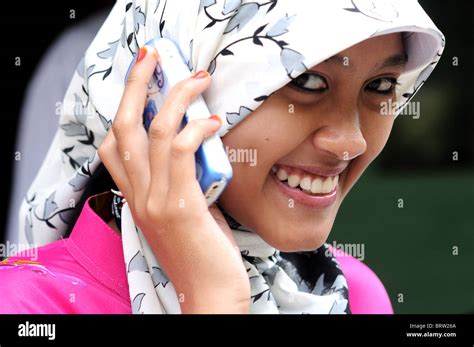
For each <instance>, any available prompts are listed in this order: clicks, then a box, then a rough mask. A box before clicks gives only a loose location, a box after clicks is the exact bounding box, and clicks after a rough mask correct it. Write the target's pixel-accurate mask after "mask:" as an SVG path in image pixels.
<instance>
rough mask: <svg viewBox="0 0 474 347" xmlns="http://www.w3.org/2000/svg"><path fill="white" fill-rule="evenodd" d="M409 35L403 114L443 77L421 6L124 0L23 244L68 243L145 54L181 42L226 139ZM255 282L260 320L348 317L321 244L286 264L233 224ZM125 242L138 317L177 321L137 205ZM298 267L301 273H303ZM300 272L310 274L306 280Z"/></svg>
mask: <svg viewBox="0 0 474 347" xmlns="http://www.w3.org/2000/svg"><path fill="white" fill-rule="evenodd" d="M393 32H404V33H405V34H404V40H405V42H404V43H405V47H406V50H407V53H408V64H407V66H406V73H405V74H404V75H402V77H401V82H402V84H401V86H400V87H399V89H398V90H397V95H399V98H398V102H399V107H398V111H400V110H401V109H402V107H403V106H404V105H405V104H406V103H407V102H408V101H409V100H410V99H411V98H412V97H413V95H414V94H415V93H416V92H417V91H418V89H419V88H420V87H421V86H422V84H423V83H424V82H425V80H426V79H427V77H428V76H429V75H430V73H431V72H432V70H433V69H434V67H435V66H436V64H437V62H438V60H439V58H440V56H441V53H442V51H443V48H444V42H445V41H444V37H443V34H442V33H441V32H440V31H439V30H438V29H437V28H436V26H435V25H434V24H433V22H432V21H431V19H430V18H429V17H428V15H427V14H426V13H425V12H424V10H423V9H422V8H421V6H420V5H419V4H418V2H417V1H416V0H311V1H309V0H260V1H257V0H255V1H251V0H186V1H178V0H173V1H171V0H118V1H117V3H116V4H115V6H114V8H113V9H112V11H111V13H110V15H109V16H108V18H107V20H106V21H105V23H104V24H103V26H102V27H101V29H100V31H99V32H98V34H97V36H96V37H95V39H94V40H93V42H92V43H91V45H90V47H89V48H88V49H87V51H86V53H85V55H84V58H83V59H82V60H81V63H80V64H79V67H78V68H77V71H75V73H74V75H73V77H72V81H71V84H70V85H69V88H68V90H67V92H66V94H65V97H64V102H63V105H62V108H61V117H60V122H59V128H58V130H57V132H56V135H55V137H54V139H53V141H52V144H51V147H50V149H49V151H48V154H47V156H46V158H45V160H44V163H43V165H42V167H41V169H40V171H39V173H38V175H37V176H36V179H35V180H34V182H33V184H32V185H31V187H30V188H29V191H28V193H27V195H26V197H25V199H24V201H23V204H22V206H21V210H20V214H19V217H20V230H19V233H20V241H21V242H28V243H30V244H35V245H44V244H47V243H50V242H53V241H55V240H58V239H60V238H61V237H62V236H63V235H64V233H65V231H66V229H67V227H68V224H69V223H70V220H71V216H72V212H73V211H74V209H75V205H76V202H77V201H79V199H80V197H81V194H82V193H83V191H84V188H85V186H86V185H87V183H88V180H89V179H90V177H91V175H92V174H93V173H94V171H95V170H96V169H97V167H98V165H99V164H100V159H99V158H98V156H97V152H96V151H97V148H98V146H99V145H100V143H101V141H102V140H103V138H104V136H105V134H106V132H107V130H108V129H109V128H110V125H111V122H112V120H113V119H114V117H115V114H116V111H117V109H118V105H119V102H120V99H121V96H122V93H123V90H124V76H125V74H126V72H127V69H128V67H129V64H130V62H131V60H132V58H133V57H134V55H135V54H136V53H137V51H138V49H139V47H141V46H142V45H144V43H145V42H147V41H148V40H150V39H152V38H154V37H166V38H169V39H171V40H173V41H174V42H175V43H176V44H177V46H178V47H179V49H180V50H181V53H182V55H183V57H185V59H186V62H187V64H188V66H189V68H190V70H192V71H198V70H200V69H206V70H208V71H209V72H210V73H211V74H212V75H213V83H212V85H211V87H210V88H209V89H208V90H206V91H205V92H204V94H203V96H204V99H205V101H206V102H207V104H208V107H209V110H210V111H211V112H212V113H213V114H217V115H220V116H221V117H222V118H223V119H222V120H223V125H222V127H221V129H220V135H221V136H224V135H225V134H226V133H227V132H228V131H230V130H231V129H232V128H233V127H234V126H235V125H236V124H238V123H239V122H240V121H242V120H243V119H244V118H245V117H247V116H248V115H249V114H251V113H252V112H253V111H254V110H255V109H256V108H257V107H258V106H259V105H261V104H262V103H263V102H264V101H265V99H266V98H268V97H269V96H270V95H271V94H272V93H274V92H275V91H276V90H278V89H279V88H281V87H283V86H284V85H285V84H287V83H288V82H289V81H291V79H292V78H295V77H297V76H298V75H299V74H301V73H303V72H305V71H306V70H307V69H309V68H311V67H312V66H314V65H317V64H318V63H320V62H322V61H324V60H325V59H327V58H329V57H331V56H333V55H335V54H337V53H338V52H340V51H342V50H344V49H347V48H348V47H350V46H353V45H355V44H357V43H359V42H361V41H364V40H366V39H369V38H371V37H375V36H378V35H384V34H388V33H393ZM226 218H228V221H229V224H230V225H231V228H232V229H233V230H234V236H235V238H236V240H237V242H238V244H239V247H240V249H241V252H242V260H243V262H244V265H245V267H246V268H247V271H248V274H249V281H250V283H251V290H252V294H251V295H252V300H251V312H253V313H348V312H349V305H348V288H347V281H346V279H345V277H344V275H343V273H342V271H341V269H340V268H339V265H338V264H337V261H336V260H335V259H334V257H333V256H332V255H331V253H330V252H328V247H327V245H324V246H323V247H321V248H320V249H318V250H315V251H314V252H300V253H298V252H297V253H295V254H287V255H286V256H283V254H282V253H281V252H279V251H278V250H276V249H274V248H273V247H271V246H270V245H268V244H267V243H266V242H265V241H264V240H262V239H261V238H260V237H259V236H258V235H257V234H256V233H254V232H252V231H250V230H246V229H245V228H244V227H242V226H241V225H240V224H239V223H238V222H237V221H235V220H233V219H232V217H231V216H229V215H227V214H226ZM121 220H122V225H121V227H122V228H121V229H122V239H123V248H124V255H125V261H126V269H127V274H128V283H129V288H130V300H131V304H132V308H133V312H134V313H179V312H180V307H179V300H178V298H177V296H176V292H175V290H174V288H173V285H172V283H170V282H169V281H168V279H167V277H166V274H165V273H164V271H162V269H161V267H160V265H159V264H158V263H157V261H156V259H155V257H154V256H153V253H152V252H151V250H150V248H149V246H148V244H147V242H146V241H145V238H144V237H143V235H142V233H141V231H140V230H139V229H138V228H137V227H136V226H135V224H134V222H133V219H132V217H131V214H130V210H129V208H128V205H127V204H125V205H124V207H123V210H122V218H121ZM298 267H299V268H298ZM301 267H311V269H312V271H311V276H309V277H305V276H303V275H302V274H303V272H301V271H299V269H300V268H301Z"/></svg>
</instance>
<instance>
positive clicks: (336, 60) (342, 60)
mask: <svg viewBox="0 0 474 347" xmlns="http://www.w3.org/2000/svg"><path fill="white" fill-rule="evenodd" d="M347 59H348V57H343V56H342V55H340V54H336V55H333V56H332V57H330V58H328V59H326V60H324V61H323V62H322V63H331V64H341V65H347ZM407 61H408V55H407V53H406V52H403V53H396V54H393V55H391V56H389V57H388V58H387V59H385V60H384V62H383V63H382V64H380V66H378V67H376V68H377V69H378V70H381V69H384V68H387V67H394V66H404V65H405V64H406V63H407Z"/></svg>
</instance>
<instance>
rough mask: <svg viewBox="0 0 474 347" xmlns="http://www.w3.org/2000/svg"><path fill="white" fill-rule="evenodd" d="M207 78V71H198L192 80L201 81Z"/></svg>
mask: <svg viewBox="0 0 474 347" xmlns="http://www.w3.org/2000/svg"><path fill="white" fill-rule="evenodd" d="M207 76H209V73H208V72H207V71H205V70H200V71H198V72H196V73H195V74H194V76H193V78H195V79H201V78H206V77H207Z"/></svg>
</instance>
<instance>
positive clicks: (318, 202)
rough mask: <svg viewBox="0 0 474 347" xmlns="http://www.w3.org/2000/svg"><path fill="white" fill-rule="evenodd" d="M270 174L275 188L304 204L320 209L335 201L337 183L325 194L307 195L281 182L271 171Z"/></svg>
mask: <svg viewBox="0 0 474 347" xmlns="http://www.w3.org/2000/svg"><path fill="white" fill-rule="evenodd" d="M270 176H271V177H272V180H274V181H275V183H276V186H277V189H278V190H279V191H280V192H281V193H282V194H284V195H286V196H287V197H289V198H290V199H293V200H295V201H297V202H299V203H301V204H303V205H305V206H308V207H311V208H319V209H322V208H327V207H329V206H331V205H332V204H334V202H335V201H336V198H337V192H338V188H339V184H338V185H337V186H336V188H334V190H333V191H331V192H329V193H327V194H320V195H309V194H306V193H304V192H303V191H301V190H299V189H298V188H291V187H289V186H287V185H286V184H284V183H283V182H281V181H280V180H279V179H278V178H277V177H276V176H275V174H273V173H272V172H270Z"/></svg>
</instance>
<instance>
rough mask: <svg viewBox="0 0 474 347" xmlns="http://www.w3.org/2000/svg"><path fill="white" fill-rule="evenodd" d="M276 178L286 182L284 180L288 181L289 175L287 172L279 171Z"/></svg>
mask: <svg viewBox="0 0 474 347" xmlns="http://www.w3.org/2000/svg"><path fill="white" fill-rule="evenodd" d="M276 176H277V177H278V179H279V180H280V181H284V180H286V179H287V178H288V174H287V173H286V171H285V170H283V169H279V170H278V171H277V174H276Z"/></svg>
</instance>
